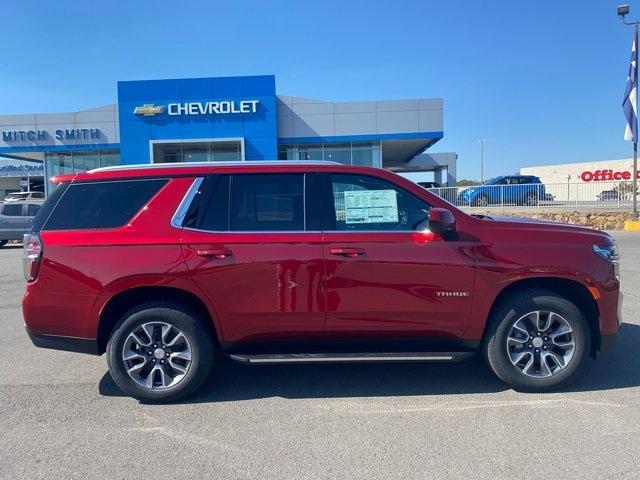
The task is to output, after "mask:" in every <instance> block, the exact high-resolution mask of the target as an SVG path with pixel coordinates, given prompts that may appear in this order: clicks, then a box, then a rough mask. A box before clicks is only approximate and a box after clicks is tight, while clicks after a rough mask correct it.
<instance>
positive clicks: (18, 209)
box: [2, 203, 22, 217]
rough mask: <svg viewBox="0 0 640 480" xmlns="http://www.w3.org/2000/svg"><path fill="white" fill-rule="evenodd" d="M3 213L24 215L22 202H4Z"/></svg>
mask: <svg viewBox="0 0 640 480" xmlns="http://www.w3.org/2000/svg"><path fill="white" fill-rule="evenodd" d="M2 214H3V215H5V216H7V217H20V216H22V203H18V204H4V206H3V207H2Z"/></svg>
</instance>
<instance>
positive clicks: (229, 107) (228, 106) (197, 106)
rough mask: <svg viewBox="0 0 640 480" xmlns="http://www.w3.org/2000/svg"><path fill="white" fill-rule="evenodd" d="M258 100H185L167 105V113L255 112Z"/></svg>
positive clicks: (222, 113) (221, 113)
mask: <svg viewBox="0 0 640 480" xmlns="http://www.w3.org/2000/svg"><path fill="white" fill-rule="evenodd" d="M257 109H258V100H242V101H240V102H235V101H228V100H225V101H221V102H187V103H170V104H168V105H167V113H168V114H169V115H207V114H208V115H212V114H214V113H215V114H218V115H225V114H228V113H256V111H257Z"/></svg>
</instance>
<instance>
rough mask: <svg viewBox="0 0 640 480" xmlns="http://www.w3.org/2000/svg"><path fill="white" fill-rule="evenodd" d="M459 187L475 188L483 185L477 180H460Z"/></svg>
mask: <svg viewBox="0 0 640 480" xmlns="http://www.w3.org/2000/svg"><path fill="white" fill-rule="evenodd" d="M457 185H458V186H459V187H473V186H474V185H481V183H480V182H479V181H477V180H467V179H462V180H458V183H457Z"/></svg>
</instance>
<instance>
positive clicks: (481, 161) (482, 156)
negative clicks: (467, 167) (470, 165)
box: [478, 138, 487, 183]
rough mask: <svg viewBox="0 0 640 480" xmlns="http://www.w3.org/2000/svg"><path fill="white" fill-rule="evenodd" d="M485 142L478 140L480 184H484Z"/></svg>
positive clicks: (482, 139) (484, 140) (484, 139)
mask: <svg viewBox="0 0 640 480" xmlns="http://www.w3.org/2000/svg"><path fill="white" fill-rule="evenodd" d="M486 141H487V139H486V138H481V139H480V140H478V143H479V144H480V183H484V142H486Z"/></svg>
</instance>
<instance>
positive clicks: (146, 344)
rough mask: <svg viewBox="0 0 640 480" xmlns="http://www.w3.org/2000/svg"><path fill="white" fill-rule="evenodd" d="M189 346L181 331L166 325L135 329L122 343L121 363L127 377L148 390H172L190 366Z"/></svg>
mask: <svg viewBox="0 0 640 480" xmlns="http://www.w3.org/2000/svg"><path fill="white" fill-rule="evenodd" d="M191 351H192V350H191V344H190V343H189V340H188V339H187V337H186V336H185V335H184V333H183V332H182V331H180V330H179V329H178V328H176V327H175V326H174V325H171V324H169V323H166V322H147V323H144V324H142V325H140V326H138V327H135V328H134V329H133V330H132V331H131V332H130V333H129V335H127V338H126V339H125V341H124V345H123V347H122V362H123V364H124V368H125V370H126V372H127V374H128V375H129V377H130V378H131V379H132V380H133V381H134V382H136V383H137V384H138V385H140V386H141V387H144V388H146V389H149V390H164V389H167V388H172V387H175V386H176V385H177V384H178V383H180V382H181V381H182V380H183V379H184V377H185V376H186V375H187V373H188V371H189V368H190V367H191V361H192V355H191Z"/></svg>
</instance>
